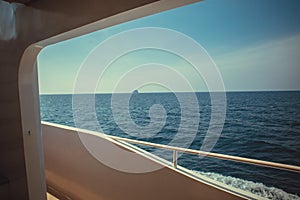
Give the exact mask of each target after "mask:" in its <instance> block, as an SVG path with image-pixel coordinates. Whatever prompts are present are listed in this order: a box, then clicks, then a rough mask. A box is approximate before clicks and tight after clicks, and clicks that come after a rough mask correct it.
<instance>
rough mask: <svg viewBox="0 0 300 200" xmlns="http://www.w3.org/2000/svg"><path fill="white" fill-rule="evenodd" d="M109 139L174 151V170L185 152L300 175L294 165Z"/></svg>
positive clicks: (298, 169) (115, 138) (142, 142)
mask: <svg viewBox="0 0 300 200" xmlns="http://www.w3.org/2000/svg"><path fill="white" fill-rule="evenodd" d="M107 137H109V138H111V139H114V140H117V141H124V142H128V143H133V144H139V145H144V146H151V147H156V148H161V149H168V150H172V151H173V166H174V168H176V167H177V152H183V153H188V154H195V155H201V156H208V157H213V158H218V159H222V160H230V161H234V162H240V163H247V164H252V165H258V166H264V167H269V168H275V169H281V170H287V171H293V172H298V173H299V172H300V167H299V166H294V165H288V164H282V163H276V162H269V161H264V160H257V159H251V158H243V157H239V156H230V155H225V154H220V153H212V152H206V151H200V150H194V149H186V148H181V147H175V146H169V145H164V144H156V143H151V142H145V141H140V140H133V139H128V138H122V137H117V136H110V135H107Z"/></svg>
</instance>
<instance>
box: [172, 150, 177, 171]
mask: <svg viewBox="0 0 300 200" xmlns="http://www.w3.org/2000/svg"><path fill="white" fill-rule="evenodd" d="M173 166H174V168H175V169H176V168H177V151H176V150H174V151H173Z"/></svg>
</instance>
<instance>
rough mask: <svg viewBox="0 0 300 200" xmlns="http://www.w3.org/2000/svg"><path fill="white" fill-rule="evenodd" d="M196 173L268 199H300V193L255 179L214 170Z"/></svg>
mask: <svg viewBox="0 0 300 200" xmlns="http://www.w3.org/2000/svg"><path fill="white" fill-rule="evenodd" d="M194 172H195V173H198V174H201V175H203V176H206V177H208V178H211V179H213V180H215V181H218V182H221V183H224V184H226V185H230V186H233V187H235V188H238V189H241V190H244V191H248V192H251V193H253V194H256V195H258V196H261V197H265V198H268V199H274V200H295V199H296V200H300V197H299V196H298V195H294V194H290V193H287V192H285V191H283V190H282V189H279V188H275V187H268V186H266V185H264V184H262V183H255V182H253V181H247V180H243V179H240V178H235V177H231V176H223V175H221V174H217V173H213V172H200V171H194Z"/></svg>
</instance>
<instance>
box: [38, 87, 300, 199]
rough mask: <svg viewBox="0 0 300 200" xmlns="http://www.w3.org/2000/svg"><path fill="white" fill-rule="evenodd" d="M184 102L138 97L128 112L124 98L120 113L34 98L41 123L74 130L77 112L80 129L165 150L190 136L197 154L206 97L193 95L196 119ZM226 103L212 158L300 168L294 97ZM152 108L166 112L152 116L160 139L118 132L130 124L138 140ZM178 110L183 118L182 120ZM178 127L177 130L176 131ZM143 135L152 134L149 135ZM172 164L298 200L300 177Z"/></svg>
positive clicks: (231, 95) (249, 96)
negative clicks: (162, 146) (217, 155)
mask: <svg viewBox="0 0 300 200" xmlns="http://www.w3.org/2000/svg"><path fill="white" fill-rule="evenodd" d="M176 95H177V96H176ZM191 95H192V94H190V93H179V94H173V93H139V94H135V95H132V96H131V98H130V101H129V109H126V108H124V107H123V106H121V103H122V101H123V99H122V98H124V99H125V98H126V96H127V95H126V94H123V95H122V94H119V95H118V100H120V101H119V103H120V105H118V101H117V102H116V104H113V105H112V103H111V97H112V95H111V94H96V95H95V96H94V95H75V96H72V95H41V96H40V104H41V118H42V120H43V121H48V122H52V123H58V124H63V125H67V126H75V122H74V115H73V113H76V112H78V111H81V112H80V115H76V116H77V117H78V116H80V119H79V121H80V123H78V120H77V121H76V125H77V127H79V128H84V129H88V130H94V131H100V132H104V133H106V134H109V135H115V136H121V137H127V138H133V139H139V140H144V141H149V142H154V143H160V144H170V142H172V141H173V139H174V138H175V137H176V134H177V133H178V131H179V130H183V133H186V134H188V133H190V132H193V131H195V130H196V132H195V133H196V135H195V137H194V138H192V139H193V140H192V141H191V145H189V148H190V149H197V150H199V149H200V147H201V144H202V143H203V140H204V137H205V135H206V133H207V130H208V127H209V125H210V122H211V111H212V107H211V98H210V95H209V94H208V93H196V96H197V106H199V112H197V113H196V114H195V109H193V107H194V106H195V105H193V103H189V101H190V96H191ZM178 96H180V97H181V98H182V99H186V102H187V103H186V104H184V105H183V104H182V102H180V101H179V100H178V98H177V97H178ZM73 97H76V98H79V99H82V100H83V101H82V104H78V103H77V104H76V105H75V106H74V105H72V102H73V101H72V100H73V99H74V98H73ZM226 97H227V106H226V119H225V124H224V127H223V130H222V133H221V135H220V137H219V139H218V140H217V143H216V144H215V146H214V148H213V149H212V152H217V153H223V154H228V155H235V156H242V157H247V158H254V159H261V160H266V161H273V162H279V163H286V164H291V165H297V166H300V114H299V113H300V112H299V111H300V92H227V93H226ZM85 99H94V102H92V108H93V109H91V110H89V109H85V108H86V107H85V106H86V105H90V104H91V102H89V101H85ZM157 104H158V105H160V106H161V107H163V108H164V110H165V111H164V112H163V113H159V111H157V112H158V115H157V116H156V117H154V118H153V119H154V120H158V121H157V122H164V120H165V122H164V123H163V125H162V127H161V129H159V131H157V132H155V134H153V135H143V134H142V133H140V134H135V135H133V134H128V132H126V131H124V128H122V127H125V128H128V129H126V130H130V127H131V126H130V123H132V122H134V123H135V124H136V125H137V126H139V128H140V129H138V130H141V131H140V132H143V131H142V130H143V128H146V127H147V126H149V124H150V125H151V115H152V114H153V113H154V116H155V109H153V110H152V111H151V112H152V113H151V112H150V113H149V110H150V108H151V106H153V105H157ZM112 108H113V109H114V112H113V110H112ZM124 109H126V111H127V110H128V112H129V115H130V119H131V120H132V121H131V122H130V121H128V116H127V115H124V112H122V111H124ZM183 109H184V111H188V112H186V113H188V114H185V116H184V117H182V115H183V113H184V112H183ZM82 111H83V112H82ZM93 113H96V115H95V116H96V118H93V117H91V116H92V115H93ZM189 113H191V114H190V115H189ZM164 114H165V116H164ZM195 118H198V120H199V121H197V120H196V121H197V123H198V124H197V125H199V126H198V128H197V129H195V130H194V127H192V126H191V124H192V123H190V122H191V121H193V120H192V119H195ZM194 121H195V120H194ZM117 123H118V124H117ZM154 124H155V123H154ZM158 124H160V123H158ZM120 125H121V127H120ZM182 126H183V127H184V128H183V129H180V128H181V127H182ZM211 126H214V124H212V125H211ZM156 128H157V127H154V128H153V130H156ZM131 130H132V132H134V131H135V130H133V129H132V128H131ZM149 130H150V132H151V130H152V129H151V128H150V129H148V131H149ZM212 130H213V129H212ZM145 132H147V131H145ZM143 136H144V137H143ZM185 139H186V138H184V137H181V138H180V139H178V140H176V141H177V144H179V146H180V143H178V141H179V142H180V141H182V142H183V143H186V141H185ZM187 139H190V138H187ZM171 144H173V143H171ZM142 148H144V149H146V150H148V151H150V152H153V153H155V154H157V155H159V156H162V157H164V158H165V159H168V160H170V159H171V158H172V152H167V151H157V150H156V149H153V148H150V147H142ZM178 164H179V165H181V166H184V167H186V168H188V169H191V170H193V171H196V172H197V173H200V174H203V175H205V176H208V177H210V178H212V179H215V180H218V181H221V182H224V183H226V184H229V185H232V186H234V187H237V188H241V189H244V190H247V191H250V192H252V193H255V194H258V195H260V196H264V197H267V198H269V199H300V198H299V196H300V173H296V172H289V171H282V170H277V169H270V168H265V167H259V166H253V165H248V164H240V163H234V162H231V161H224V160H218V159H214V158H207V157H205V158H202V157H199V156H195V155H188V154H182V155H181V156H180V157H179V159H178Z"/></svg>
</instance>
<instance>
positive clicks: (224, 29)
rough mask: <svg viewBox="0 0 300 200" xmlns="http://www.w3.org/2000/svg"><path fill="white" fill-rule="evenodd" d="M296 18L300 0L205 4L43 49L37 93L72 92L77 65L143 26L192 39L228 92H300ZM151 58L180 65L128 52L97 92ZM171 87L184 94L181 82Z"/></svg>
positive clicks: (197, 82)
mask: <svg viewBox="0 0 300 200" xmlns="http://www.w3.org/2000/svg"><path fill="white" fill-rule="evenodd" d="M299 19H300V1H299V0H276V1H273V0H226V1H220V0H207V1H204V2H199V3H196V4H192V5H188V6H184V7H181V8H177V9H174V10H170V11H166V12H163V13H159V14H155V15H152V16H149V17H145V18H142V19H138V20H135V21H131V22H127V23H125V24H121V25H117V26H114V27H110V28H107V29H104V30H100V31H97V32H94V33H91V34H89V35H85V36H81V37H78V38H74V39H72V40H68V41H65V42H61V43H58V44H55V45H51V46H49V47H47V48H45V49H44V50H43V51H42V52H41V53H40V55H39V58H38V62H39V87H40V92H41V93H42V94H52V93H72V92H73V87H74V82H75V81H76V75H77V73H78V71H79V69H80V65H81V64H82V62H83V61H84V59H85V58H86V57H87V55H88V54H89V52H91V50H92V49H93V48H95V46H96V45H98V44H99V43H101V42H102V41H104V40H105V39H107V38H109V37H110V36H112V35H114V34H117V33H120V32H122V31H125V30H130V29H133V28H142V27H163V28H169V29H172V30H176V31H179V32H181V33H183V34H186V35H188V36H189V37H191V38H193V39H194V40H196V41H197V42H198V43H199V44H201V45H202V46H203V47H204V48H205V49H206V50H207V52H208V53H209V55H210V56H211V57H212V59H213V60H214V62H215V63H216V65H217V67H218V69H219V71H220V73H221V75H222V78H223V81H224V85H225V89H226V90H227V91H249V90H300V78H299V74H300V56H299V55H300V21H299ZM115 48H117V47H115ZM151 57H152V58H153V59H154V58H155V59H156V60H155V61H156V62H161V63H165V64H169V65H170V66H173V65H174V67H175V68H176V66H177V67H178V66H179V65H182V66H185V62H184V61H182V60H178V59H176V58H174V57H172V55H170V54H166V53H165V52H164V53H161V52H154V51H153V52H151V51H144V52H136V53H132V54H130V55H128V57H127V58H120V60H118V62H116V63H115V65H114V66H112V69H111V70H110V71H108V73H107V75H106V79H107V80H108V81H107V82H103V84H104V86H101V87H98V88H101V89H97V90H96V92H99V93H101V92H111V90H112V88H111V87H110V82H109V80H113V79H116V80H117V79H118V78H119V77H120V76H121V75H122V73H123V72H126V71H128V70H130V69H131V68H132V67H133V63H139V64H142V63H143V62H148V61H149V59H150V61H152V60H151ZM158 58H159V59H158ZM122 59H123V60H122ZM125 60H131V62H125ZM122 61H124V62H122ZM156 73H157V72H155V71H153V72H151V71H150V72H149V73H148V74H147V75H148V76H155V74H156ZM183 73H186V74H185V76H186V77H187V79H189V80H190V81H191V84H192V86H193V88H194V89H195V90H198V91H205V90H206V87H205V83H204V82H203V80H201V77H197V78H195V77H194V76H193V73H192V72H189V70H188V67H186V70H185V72H183ZM140 76H144V74H141V75H140ZM106 85H107V87H106ZM173 88H175V90H178V91H182V90H183V88H181V84H180V82H178V83H177V85H176V84H175V85H174V86H173ZM123 89H124V88H123ZM164 90H165V89H164V88H159V87H157V86H151V85H150V86H147V87H144V88H142V91H145V92H155V91H164ZM89 92H94V91H89ZM123 92H127V91H126V87H125V89H124V91H123Z"/></svg>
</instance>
